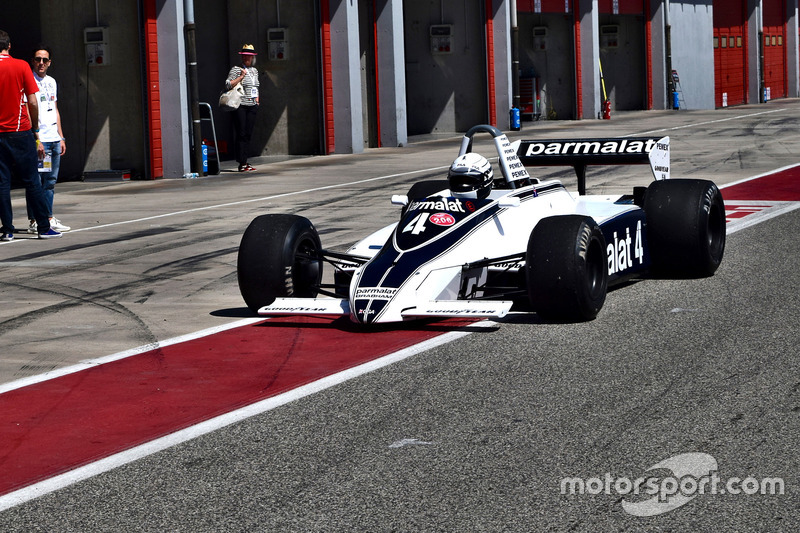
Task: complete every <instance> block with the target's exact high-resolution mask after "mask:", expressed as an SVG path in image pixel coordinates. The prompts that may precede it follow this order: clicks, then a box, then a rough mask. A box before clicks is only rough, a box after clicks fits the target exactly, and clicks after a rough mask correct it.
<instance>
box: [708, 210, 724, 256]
mask: <svg viewBox="0 0 800 533" xmlns="http://www.w3.org/2000/svg"><path fill="white" fill-rule="evenodd" d="M706 230H707V234H706V239H707V241H708V251H709V253H710V254H711V257H713V258H714V259H716V258H718V257H719V255H720V252H721V251H722V243H723V242H724V240H723V238H724V235H725V233H724V232H725V218H724V214H723V213H722V212H721V211H720V208H719V206H718V205H712V206H711V209H710V210H709V213H708V226H707V228H706Z"/></svg>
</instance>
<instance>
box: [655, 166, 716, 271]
mask: <svg viewBox="0 0 800 533" xmlns="http://www.w3.org/2000/svg"><path fill="white" fill-rule="evenodd" d="M644 212H645V216H646V220H647V240H648V243H649V246H650V258H651V261H652V265H653V271H654V272H656V273H658V274H663V275H667V276H677V277H705V276H710V275H712V274H713V273H714V272H715V271H716V270H717V268H718V267H719V265H720V263H721V262H722V255H723V254H724V252H725V204H724V202H723V200H722V194H721V193H720V191H719V189H718V188H717V186H716V185H714V183H713V182H711V181H707V180H697V179H675V180H662V181H655V182H653V183H651V184H650V185H649V186H648V187H647V192H646V194H645V198H644Z"/></svg>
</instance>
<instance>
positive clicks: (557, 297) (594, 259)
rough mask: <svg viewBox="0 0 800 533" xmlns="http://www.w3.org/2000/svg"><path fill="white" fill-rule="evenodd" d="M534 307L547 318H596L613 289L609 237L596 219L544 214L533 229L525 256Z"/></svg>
mask: <svg viewBox="0 0 800 533" xmlns="http://www.w3.org/2000/svg"><path fill="white" fill-rule="evenodd" d="M525 278H526V283H527V286H528V298H529V299H530V302H531V307H533V310H534V311H536V312H537V313H538V314H539V315H541V316H543V317H545V318H554V319H561V320H569V321H584V320H592V319H594V318H595V317H596V316H597V313H599V312H600V309H602V307H603V304H604V303H605V301H606V292H607V290H608V264H607V262H606V241H605V238H604V237H603V232H602V231H601V230H600V226H598V225H597V223H596V222H595V221H594V219H592V218H591V217H586V216H581V215H564V216H554V217H548V218H544V219H542V220H540V221H539V223H538V224H536V226H535V227H534V228H533V231H532V232H531V236H530V238H529V239H528V249H527V253H526V255H525Z"/></svg>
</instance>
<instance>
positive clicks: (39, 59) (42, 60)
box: [33, 57, 50, 65]
mask: <svg viewBox="0 0 800 533" xmlns="http://www.w3.org/2000/svg"><path fill="white" fill-rule="evenodd" d="M33 60H34V62H36V63H44V64H45V65H47V64H48V63H50V59H49V58H46V57H34V58H33Z"/></svg>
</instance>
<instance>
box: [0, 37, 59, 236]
mask: <svg viewBox="0 0 800 533" xmlns="http://www.w3.org/2000/svg"><path fill="white" fill-rule="evenodd" d="M10 50H11V39H10V38H9V36H8V33H6V32H5V31H3V30H0V222H2V229H0V241H11V240H13V239H14V223H13V218H14V211H13V209H12V207H11V174H12V172H13V173H15V174H16V175H18V176H19V177H20V179H22V182H23V183H24V184H25V197H26V199H27V201H28V205H30V206H31V207H32V208H33V214H34V216H35V218H36V222H37V225H38V232H39V238H40V239H52V238H55V237H61V233H59V232H57V231H55V230H54V229H52V228H51V227H50V220H49V217H48V209H47V199H46V198H45V195H44V190H43V189H42V182H41V179H40V178H39V171H38V161H37V154H38V153H39V152H40V151H41V152H43V151H44V149H43V148H42V147H41V143H39V142H38V141H39V140H38V138H37V136H38V134H39V108H38V102H37V99H36V93H37V92H38V90H39V88H38V86H37V85H36V80H34V78H33V73H32V72H31V69H30V68H29V67H28V64H27V63H25V61H22V60H21V59H14V58H13V57H11V56H10V55H9V51H10ZM26 97H27V104H26V101H25V99H26ZM31 124H34V125H35V126H33V127H32V126H31Z"/></svg>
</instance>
